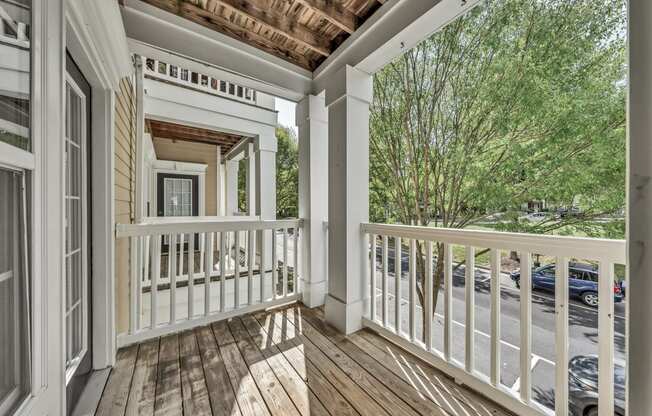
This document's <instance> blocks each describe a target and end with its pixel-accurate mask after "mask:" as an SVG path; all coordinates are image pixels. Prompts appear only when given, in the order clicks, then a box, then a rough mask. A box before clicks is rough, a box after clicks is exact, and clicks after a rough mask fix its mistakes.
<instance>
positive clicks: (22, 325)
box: [0, 169, 30, 414]
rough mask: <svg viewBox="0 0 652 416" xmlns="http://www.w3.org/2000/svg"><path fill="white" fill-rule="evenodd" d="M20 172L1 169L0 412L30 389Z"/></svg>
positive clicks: (2, 412) (23, 396) (20, 399)
mask: <svg viewBox="0 0 652 416" xmlns="http://www.w3.org/2000/svg"><path fill="white" fill-rule="evenodd" d="M22 181H23V176H22V173H20V172H14V171H9V170H4V169H0V414H11V410H12V409H14V408H15V407H16V406H18V405H19V404H20V402H21V401H22V400H23V399H24V398H25V397H26V395H27V393H28V391H29V368H30V367H29V366H30V364H29V351H30V345H29V337H28V334H29V330H28V329H29V322H28V316H29V315H28V314H27V311H28V297H29V292H28V288H29V285H28V284H27V279H28V276H27V273H26V270H25V264H26V261H25V256H26V253H25V250H24V247H25V231H24V230H25V227H24V218H25V212H24V206H23V203H22V200H23V195H22Z"/></svg>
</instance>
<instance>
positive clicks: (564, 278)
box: [555, 257, 568, 416]
mask: <svg viewBox="0 0 652 416" xmlns="http://www.w3.org/2000/svg"><path fill="white" fill-rule="evenodd" d="M555 314H556V322H555V345H556V349H555V359H556V361H557V362H556V363H555V415H556V416H567V415H568V258H566V257H558V258H557V265H556V267H555Z"/></svg>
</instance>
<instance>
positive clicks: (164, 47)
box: [121, 0, 312, 101]
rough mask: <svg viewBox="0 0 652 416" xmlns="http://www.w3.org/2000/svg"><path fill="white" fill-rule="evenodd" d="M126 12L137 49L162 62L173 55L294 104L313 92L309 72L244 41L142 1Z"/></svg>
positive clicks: (131, 0)
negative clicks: (165, 54) (152, 54)
mask: <svg viewBox="0 0 652 416" xmlns="http://www.w3.org/2000/svg"><path fill="white" fill-rule="evenodd" d="M121 10H122V18H123V21H124V25H125V30H126V32H127V37H129V38H130V39H132V41H130V47H131V48H132V51H139V52H146V51H145V50H143V48H145V47H147V48H149V49H148V50H147V52H148V53H155V54H157V55H158V56H156V57H155V56H152V57H153V58H157V59H161V60H163V58H164V57H163V56H162V55H159V54H163V53H166V52H170V53H171V54H170V55H168V56H167V57H165V59H169V62H172V63H175V64H177V65H179V66H184V65H187V64H188V61H191V62H192V64H191V66H192V67H191V68H189V69H193V70H197V71H198V72H202V73H205V74H209V75H213V74H214V72H213V71H222V72H221V75H220V77H222V76H224V77H225V78H224V79H225V80H229V81H231V82H235V83H238V84H241V85H244V86H247V87H251V88H254V89H256V90H258V91H263V92H266V93H268V94H272V95H276V96H279V97H283V98H286V99H288V100H292V101H297V100H299V99H300V98H301V97H303V96H304V95H305V94H306V93H307V92H309V90H310V86H311V81H312V73H311V72H310V71H308V70H306V69H303V68H301V67H299V66H296V65H293V64H291V63H289V62H286V61H284V60H282V59H280V58H278V57H276V56H273V55H271V54H268V53H266V52H263V51H261V50H259V49H257V48H254V47H252V46H249V45H247V44H246V43H244V42H240V41H238V40H236V39H233V38H231V37H229V36H226V35H223V34H221V33H218V32H216V31H214V30H211V29H209V28H207V27H204V26H201V25H199V24H197V23H194V22H191V21H190V20H188V19H184V18H182V17H179V16H177V15H174V14H172V13H168V12H166V11H163V10H161V9H159V8H157V7H154V6H151V5H149V4H146V3H145V2H141V1H138V0H124V6H123V7H121ZM134 40H135V41H138V42H139V43H140V44H137V43H135V42H134ZM156 51H158V52H156ZM143 54H145V53H143ZM181 58H183V59H185V63H184V64H183V65H182V63H181V62H180V60H181ZM186 67H188V66H186ZM216 76H217V75H216Z"/></svg>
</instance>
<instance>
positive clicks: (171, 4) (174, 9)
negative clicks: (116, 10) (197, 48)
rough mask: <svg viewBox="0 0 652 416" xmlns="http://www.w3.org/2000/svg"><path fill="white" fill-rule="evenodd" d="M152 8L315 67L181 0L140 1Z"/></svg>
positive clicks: (303, 59) (306, 59) (260, 37)
mask: <svg viewBox="0 0 652 416" xmlns="http://www.w3.org/2000/svg"><path fill="white" fill-rule="evenodd" d="M142 1H144V2H145V3H148V4H150V5H152V6H156V7H158V8H160V9H162V10H165V11H167V12H170V13H174V14H176V15H178V16H180V17H183V18H186V19H188V20H190V21H192V22H194V23H197V24H199V25H202V26H204V27H207V28H209V29H212V30H215V31H217V32H220V33H222V34H224V35H227V36H230V37H232V38H235V39H238V40H240V41H243V42H245V43H248V44H250V45H252V46H255V47H257V48H259V49H262V50H263V51H265V52H267V53H269V54H272V55H274V56H277V57H279V58H281V59H284V60H286V61H288V62H291V63H293V64H295V65H299V66H301V67H303V68H305V69H308V70H310V71H312V70H314V67H315V66H316V65H315V63H314V62H312V61H311V60H309V59H308V58H306V57H305V56H304V55H302V54H300V53H297V52H294V51H290V50H288V49H284V48H282V47H280V46H279V45H277V44H275V43H274V42H273V41H271V40H270V39H267V38H266V37H264V36H262V35H259V34H257V33H253V32H251V31H249V30H247V29H245V28H243V27H241V26H238V25H237V24H236V23H234V22H231V21H230V20H229V19H226V18H224V17H222V16H220V15H217V14H215V13H213V12H210V11H208V10H205V9H203V8H201V7H198V6H195V5H194V4H192V3H188V2H186V1H183V0H142Z"/></svg>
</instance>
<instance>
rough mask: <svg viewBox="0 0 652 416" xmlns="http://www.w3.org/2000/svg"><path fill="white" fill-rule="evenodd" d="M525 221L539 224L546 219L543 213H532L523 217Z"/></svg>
mask: <svg viewBox="0 0 652 416" xmlns="http://www.w3.org/2000/svg"><path fill="white" fill-rule="evenodd" d="M523 218H525V219H526V220H528V221H530V222H540V221H543V220H545V219H546V213H545V212H533V213H531V214H527V215H526V216H525V217H523Z"/></svg>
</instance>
